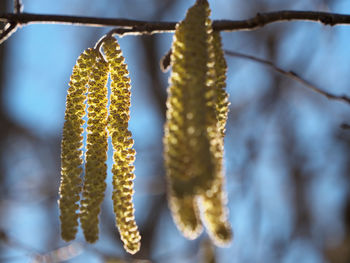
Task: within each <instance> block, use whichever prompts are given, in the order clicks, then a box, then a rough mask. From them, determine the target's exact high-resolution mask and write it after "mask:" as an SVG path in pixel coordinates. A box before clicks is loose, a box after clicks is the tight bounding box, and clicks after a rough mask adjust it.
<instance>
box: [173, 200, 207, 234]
mask: <svg viewBox="0 0 350 263" xmlns="http://www.w3.org/2000/svg"><path fill="white" fill-rule="evenodd" d="M168 198H169V206H170V209H171V211H172V213H173V218H174V221H175V222H176V226H177V228H178V229H179V230H180V232H181V233H183V235H184V236H185V237H186V238H188V239H195V238H197V237H198V236H199V235H200V234H201V233H202V231H203V227H202V224H201V222H200V218H199V208H198V202H197V198H196V197H193V196H183V197H176V196H175V195H169V197H168Z"/></svg>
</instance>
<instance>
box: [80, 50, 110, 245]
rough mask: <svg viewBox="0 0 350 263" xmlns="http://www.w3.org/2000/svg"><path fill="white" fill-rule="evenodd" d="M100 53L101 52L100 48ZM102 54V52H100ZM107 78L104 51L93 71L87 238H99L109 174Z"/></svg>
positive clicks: (84, 214) (84, 210)
mask: <svg viewBox="0 0 350 263" xmlns="http://www.w3.org/2000/svg"><path fill="white" fill-rule="evenodd" d="M96 53H98V51H96ZM98 54H99V53H98ZM107 80H108V64H107V62H105V61H104V59H103V57H102V56H101V54H99V57H98V59H97V62H96V64H95V67H94V68H93V69H92V71H91V72H90V80H89V83H88V85H89V86H88V101H87V102H88V105H89V107H88V127H87V131H88V134H87V142H86V150H87V151H86V157H85V159H86V162H85V178H84V189H83V199H82V200H81V208H80V210H81V212H80V222H81V226H82V228H83V230H84V235H85V239H86V241H88V242H90V243H93V242H95V241H96V240H97V239H98V232H99V231H98V221H99V220H98V216H99V214H100V206H101V203H102V201H103V198H104V191H105V189H106V183H105V179H106V176H107V165H106V160H107V147H108V145H107V103H108V99H107V86H106V84H107Z"/></svg>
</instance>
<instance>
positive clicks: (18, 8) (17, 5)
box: [14, 0, 23, 14]
mask: <svg viewBox="0 0 350 263" xmlns="http://www.w3.org/2000/svg"><path fill="white" fill-rule="evenodd" d="M22 11H23V4H22V0H14V13H15V14H20V13H22Z"/></svg>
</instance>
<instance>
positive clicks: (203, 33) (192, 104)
mask: <svg viewBox="0 0 350 263" xmlns="http://www.w3.org/2000/svg"><path fill="white" fill-rule="evenodd" d="M209 14H210V10H209V6H208V3H207V2H205V1H198V2H197V3H196V4H195V5H194V6H193V7H191V8H190V9H189V10H188V11H187V14H186V17H185V19H184V20H183V21H182V22H180V23H179V24H178V25H177V26H176V31H175V35H174V40H173V46H172V50H173V52H172V55H171V65H172V73H171V76H170V86H169V89H168V100H167V108H168V109H167V115H166V117H167V121H166V124H165V136H164V156H165V165H166V168H167V176H168V178H169V179H170V181H171V184H172V185H173V190H174V192H175V194H177V195H188V194H190V195H192V194H199V193H203V192H205V191H207V190H208V189H210V188H211V185H212V183H213V180H214V179H215V178H214V174H215V172H214V170H215V165H214V162H215V158H214V154H215V152H214V150H215V149H214V148H213V147H212V145H213V143H214V140H215V136H214V134H215V129H216V124H215V122H216V119H215V109H214V107H213V99H212V98H213V97H214V96H215V92H214V88H213V85H212V83H211V81H212V78H210V77H209V74H208V72H209V70H208V68H209V67H210V66H211V64H212V62H211V59H210V51H209V49H210V39H211V31H212V28H211V21H210V20H209V18H208V16H209ZM210 63H211V64H210ZM208 102H209V103H208ZM179 166H182V167H185V169H180V170H179V169H178V167H179ZM183 171H185V173H184V172H183ZM184 186H186V187H184Z"/></svg>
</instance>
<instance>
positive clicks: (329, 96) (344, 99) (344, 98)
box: [225, 50, 350, 104]
mask: <svg viewBox="0 0 350 263" xmlns="http://www.w3.org/2000/svg"><path fill="white" fill-rule="evenodd" d="M225 54H226V55H229V56H234V57H239V58H244V59H249V60H252V61H255V62H258V63H260V64H263V65H266V66H269V67H270V68H272V69H273V70H275V71H277V72H279V73H281V74H282V75H284V76H286V77H288V78H291V79H294V80H296V81H298V82H299V83H301V84H303V85H304V86H305V87H307V88H309V89H311V90H313V91H315V92H317V93H319V94H321V95H323V96H325V97H327V99H331V100H337V101H342V102H345V103H348V104H350V97H348V96H346V95H342V96H337V95H334V94H332V93H329V92H327V91H325V90H322V89H320V88H318V87H316V86H314V85H313V84H311V83H310V82H309V81H307V80H305V79H303V78H302V77H300V76H299V75H298V74H297V73H295V72H293V71H286V70H284V69H282V68H280V67H278V66H276V65H275V64H274V63H273V62H271V61H268V60H264V59H261V58H257V57H254V56H250V55H246V54H242V53H238V52H234V51H229V50H225Z"/></svg>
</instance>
